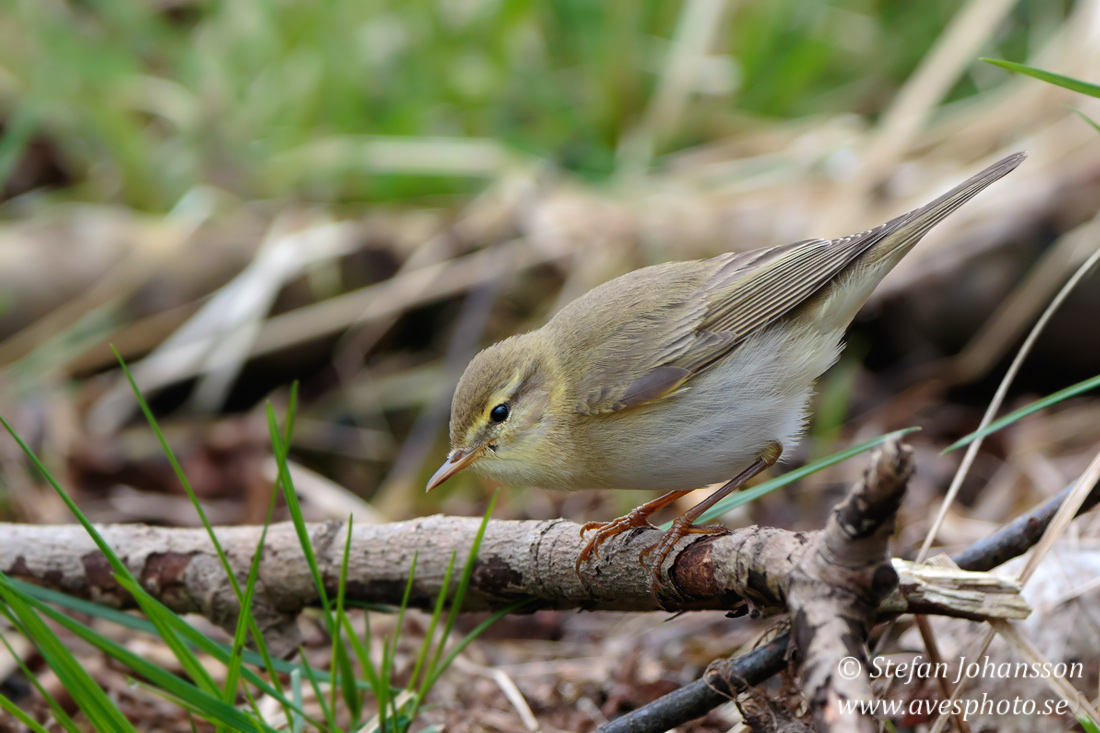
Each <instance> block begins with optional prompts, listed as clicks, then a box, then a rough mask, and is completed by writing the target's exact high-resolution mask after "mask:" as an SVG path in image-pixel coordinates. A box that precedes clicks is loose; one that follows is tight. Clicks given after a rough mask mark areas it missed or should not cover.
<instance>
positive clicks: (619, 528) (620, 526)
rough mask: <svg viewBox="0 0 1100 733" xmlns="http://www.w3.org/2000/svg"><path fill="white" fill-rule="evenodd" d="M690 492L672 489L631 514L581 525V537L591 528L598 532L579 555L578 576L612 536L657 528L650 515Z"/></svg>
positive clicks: (597, 555) (598, 554)
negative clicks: (582, 568)
mask: <svg viewBox="0 0 1100 733" xmlns="http://www.w3.org/2000/svg"><path fill="white" fill-rule="evenodd" d="M690 493H691V491H670V492H668V493H667V494H665V495H664V496H660V497H658V498H656V499H653V500H652V501H647V502H646V503H645V504H642V505H641V506H640V507H638V508H636V509H634V510H633V511H631V512H630V513H629V514H624V515H623V516H621V517H619V518H618V519H613V520H611V521H610V522H589V523H588V524H586V525H584V526H583V527H581V537H584V533H585V532H587V531H588V530H590V529H594V530H596V534H594V535H593V536H592V539H590V540H588V544H586V545H585V546H584V549H583V550H581V554H579V555H577V564H576V570H577V576H578V577H580V574H581V565H584V563H585V562H587V561H588V558H590V557H592V556H593V555H595V556H596V557H597V558H598V557H599V556H600V545H602V544H603V543H605V542H607V541H608V540H609V539H611V538H612V537H615V536H617V535H620V534H622V533H623V532H629V531H630V530H632V529H639V528H641V527H651V528H653V529H657V528H656V527H654V526H653V525H652V524H650V523H649V518H650V516H652V515H653V513H654V512H656V511H660V510H661V509H664V508H665V507H666V506H668V505H669V504H671V503H672V502H674V501H676V500H677V499H679V498H681V497H683V496H686V495H688V494H690Z"/></svg>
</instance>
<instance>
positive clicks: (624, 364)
mask: <svg viewBox="0 0 1100 733" xmlns="http://www.w3.org/2000/svg"><path fill="white" fill-rule="evenodd" d="M1025 157H1026V155H1024V154H1022V153H1017V154H1015V155H1010V156H1008V157H1007V158H1004V159H1003V160H1000V161H998V162H997V163H994V164H993V165H991V166H989V167H988V168H986V169H985V170H983V171H981V172H980V173H978V174H977V175H975V176H973V177H971V178H969V179H968V180H966V181H964V182H963V183H961V184H960V185H958V186H956V187H955V188H953V189H952V190H950V191H948V192H947V193H945V194H943V195H942V196H940V197H939V198H937V199H936V200H934V201H932V202H931V203H928V204H925V205H924V206H921V207H920V208H918V209H914V210H913V211H910V212H909V213H907V214H903V215H902V216H899V217H897V218H895V219H891V220H890V221H888V222H886V223H885V224H882V225H880V226H877V227H875V228H874V229H869V230H867V231H865V232H860V233H859V234H852V235H849V236H847V237H841V238H840V239H833V240H825V239H808V240H805V241H802V242H794V243H793V244H785V245H781V246H779V247H771V248H767V249H759V250H753V251H750V252H743V253H736V254H735V253H730V254H724V255H719V256H718V257H714V258H712V259H709V260H704V261H696V262H681V263H670V264H667V265H658V266H656V267H648V268H645V269H643V270H638V271H635V272H633V273H630V274H628V275H624V276H623V277H621V278H617V279H616V280H612V281H611V282H610V283H605V284H604V285H602V286H600V287H599V288H596V290H594V291H592V292H591V293H589V294H588V295H586V296H584V297H583V298H580V299H579V300H577V301H574V303H573V304H571V305H570V306H569V308H568V310H570V311H572V313H571V316H570V318H567V319H562V320H563V321H567V322H569V323H570V324H571V325H570V327H568V328H563V329H560V330H562V331H565V332H566V333H567V338H566V340H565V341H564V342H563V343H564V344H566V345H567V347H566V348H564V349H561V351H564V352H565V353H566V355H567V358H570V357H571V358H574V359H576V358H578V357H579V356H580V355H581V354H583V355H584V361H585V363H586V364H588V365H590V366H589V367H588V368H586V370H585V373H584V375H582V376H581V378H580V380H579V383H578V385H577V392H576V400H577V410H578V411H579V412H581V413H582V414H602V413H609V412H617V411H620V410H624V409H627V408H631V407H636V406H638V405H643V404H646V403H648V402H653V401H654V400H658V399H661V398H663V397H667V396H668V395H670V394H673V393H675V392H676V391H677V390H678V389H679V388H681V387H682V386H684V385H685V384H686V383H688V381H689V380H690V379H691V377H692V376H693V375H695V374H697V373H699V372H700V371H702V370H704V369H706V368H707V367H708V366H710V365H711V364H714V363H715V362H716V361H718V360H719V359H721V358H722V357H724V356H726V355H727V354H729V353H730V351H732V350H733V349H734V348H736V347H737V345H738V344H740V343H742V342H743V341H744V340H745V339H746V338H748V337H749V336H750V335H752V334H753V333H755V332H756V331H758V330H760V329H762V328H764V327H766V326H768V325H769V324H771V323H773V322H774V321H775V320H776V319H778V318H780V317H782V316H783V315H785V314H787V313H789V312H790V311H791V310H793V309H794V308H797V307H798V306H799V305H800V304H802V303H804V302H805V301H806V300H807V299H808V298H809V297H811V296H812V295H813V294H814V293H816V292H818V291H819V290H821V288H823V287H824V286H825V285H826V284H827V283H829V282H830V281H831V280H832V279H833V278H835V277H836V276H837V275H839V274H840V273H841V272H842V271H843V270H844V269H845V268H847V267H848V266H849V265H851V264H852V263H853V262H855V261H856V260H858V259H860V258H861V257H863V258H864V260H865V261H867V262H868V264H874V265H876V267H875V270H876V273H877V275H878V276H879V277H881V276H882V275H885V273H886V272H887V271H888V270H889V269H890V268H891V267H893V265H894V264H896V263H897V261H898V260H900V258H901V257H902V256H903V255H904V254H905V253H906V252H908V251H909V250H910V249H911V248H912V247H913V246H914V245H915V244H916V243H917V242H918V241H919V240H920V239H921V237H923V236H924V235H925V233H927V232H928V230H929V229H931V228H932V227H933V226H935V225H936V224H937V223H939V222H940V221H942V220H943V219H944V218H946V217H947V216H948V215H949V214H950V213H951V212H953V211H955V210H956V209H957V208H959V207H960V206H962V205H963V204H964V203H966V202H967V201H969V200H970V199H971V198H973V197H974V196H975V195H977V194H978V193H979V192H980V191H982V190H983V189H984V188H985V187H986V186H988V185H989V184H991V183H993V182H994V181H996V180H997V179H999V178H1001V177H1002V176H1004V175H1005V174H1007V173H1008V172H1009V171H1011V170H1013V169H1014V168H1015V167H1016V166H1018V165H1019V164H1020V163H1021V162H1022V161H1023V159H1024V158H1025ZM872 250H873V251H872ZM878 265H882V266H878ZM601 293H602V294H601ZM593 296H596V297H593ZM564 313H565V311H563V314H564ZM555 320H557V319H555ZM597 338H598V340H597Z"/></svg>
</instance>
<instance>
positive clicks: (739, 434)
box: [590, 264, 889, 491]
mask: <svg viewBox="0 0 1100 733" xmlns="http://www.w3.org/2000/svg"><path fill="white" fill-rule="evenodd" d="M876 269H880V270H881V271H882V272H879V273H868V272H867V271H866V268H862V270H863V271H862V272H859V271H849V272H847V273H845V274H843V275H841V276H840V279H839V280H838V281H837V283H836V284H835V285H834V286H833V292H832V293H831V294H830V296H829V297H828V298H827V299H826V300H825V302H824V303H823V304H822V305H821V306H820V308H819V310H818V312H817V317H816V318H814V319H812V320H802V319H799V320H795V321H791V320H789V319H781V320H780V321H779V322H778V323H776V324H774V325H773V326H770V327H768V328H766V329H764V330H763V331H761V332H759V333H757V334H756V335H754V336H752V337H750V338H749V339H747V340H746V341H745V342H744V343H743V344H741V345H740V346H738V347H737V348H736V349H734V351H733V353H731V354H730V355H729V356H728V357H727V358H726V359H724V360H722V361H721V362H719V363H718V364H715V365H714V366H712V367H711V368H710V369H708V370H707V371H706V372H704V373H703V374H701V375H700V376H699V377H697V378H696V379H693V380H691V382H690V385H691V386H690V387H689V388H686V389H683V390H681V391H680V392H678V393H676V394H674V395H672V396H670V397H667V398H665V399H663V400H660V401H658V402H656V403H654V404H652V405H644V406H642V407H639V408H636V410H628V411H626V412H624V413H623V414H622V415H621V416H618V415H609V416H606V417H605V418H604V419H608V418H609V422H612V421H613V422H615V423H617V425H616V427H617V430H615V431H614V436H615V437H612V431H606V430H601V429H599V428H597V427H595V426H593V430H592V431H591V432H590V440H591V443H592V447H593V449H594V450H595V451H597V452H598V453H600V454H602V455H603V456H604V457H605V459H604V460H603V461H601V463H602V464H603V465H607V466H609V467H612V466H613V467H614V474H615V475H610V474H609V475H604V476H593V477H592V478H593V479H594V481H593V486H596V487H610V488H637V489H653V490H663V491H673V490H677V489H691V488H699V487H702V486H705V485H708V484H712V483H717V482H720V481H727V480H729V479H730V478H732V477H733V476H735V475H736V474H737V473H738V472H739V471H741V470H742V469H744V468H746V467H748V466H749V465H750V464H751V463H752V462H753V461H754V460H756V458H757V457H759V456H760V454H761V452H762V451H763V450H764V449H765V448H767V446H768V445H769V444H770V443H779V444H780V445H781V446H782V447H783V450H784V451H790V450H791V449H793V448H794V447H795V446H796V445H797V444H798V441H799V439H800V438H801V436H802V434H803V432H804V431H805V429H806V423H807V418H808V407H809V402H810V398H811V397H812V396H813V388H814V382H815V380H816V379H817V378H818V377H819V376H821V374H822V373H824V372H825V371H826V370H827V369H828V368H829V367H830V366H832V364H833V363H834V362H835V361H836V359H837V357H838V356H839V354H840V350H841V348H842V347H841V339H842V337H843V335H844V331H845V329H846V328H847V326H848V324H849V323H850V322H851V319H852V318H853V317H854V316H855V313H856V312H857V311H858V310H859V308H860V307H861V306H862V305H863V303H864V301H865V300H866V299H867V297H868V296H869V295H870V293H871V291H872V290H873V289H874V287H875V286H876V285H877V284H878V282H879V279H880V277H881V275H883V274H885V271H887V270H889V267H886V266H884V265H881V264H880V265H879V266H878V268H876ZM876 275H877V276H876ZM632 412H650V413H652V418H651V419H648V420H638V419H637V418H638V417H640V416H639V415H636V414H635V415H631V414H630V413H632ZM632 418H634V419H632ZM639 446H647V449H646V450H641V451H640V450H638V447H639Z"/></svg>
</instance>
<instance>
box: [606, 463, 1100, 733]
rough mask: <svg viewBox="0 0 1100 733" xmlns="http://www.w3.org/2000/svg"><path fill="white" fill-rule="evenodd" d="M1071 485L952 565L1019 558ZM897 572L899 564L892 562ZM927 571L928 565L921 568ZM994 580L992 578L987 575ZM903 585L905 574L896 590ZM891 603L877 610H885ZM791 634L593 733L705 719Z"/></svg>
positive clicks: (1099, 491) (980, 566)
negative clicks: (702, 717)
mask: <svg viewBox="0 0 1100 733" xmlns="http://www.w3.org/2000/svg"><path fill="white" fill-rule="evenodd" d="M1072 490H1073V486H1069V487H1067V488H1065V489H1063V490H1062V491H1061V492H1059V493H1058V494H1057V495H1056V496H1053V497H1051V498H1050V499H1048V500H1047V501H1045V502H1043V503H1042V504H1040V505H1039V506H1037V507H1035V508H1034V509H1032V510H1031V511H1029V512H1027V513H1026V514H1023V515H1021V516H1019V517H1017V518H1016V519H1015V520H1013V521H1012V522H1010V523H1009V524H1007V525H1006V526H1004V527H1002V528H1001V529H999V530H997V531H996V532H994V533H993V534H991V535H990V536H988V537H986V538H984V539H982V540H979V541H977V542H975V543H974V544H973V545H971V546H970V547H968V548H967V549H965V550H963V551H962V552H960V553H958V554H956V555H953V556H952V557H951V560H952V561H953V563H954V564H955V565H958V566H959V567H961V568H965V569H967V570H972V571H984V570H991V569H993V568H995V567H997V566H998V565H1001V564H1003V563H1005V562H1008V561H1009V560H1011V559H1013V558H1015V557H1019V556H1020V555H1022V554H1024V553H1025V552H1027V551H1028V550H1029V549H1031V547H1032V545H1034V544H1035V543H1036V542H1038V540H1039V538H1040V537H1042V535H1043V532H1044V531H1045V530H1046V528H1047V525H1049V524H1050V521H1051V519H1053V517H1054V515H1055V513H1057V511H1058V507H1060V506H1061V505H1062V502H1063V501H1065V499H1066V497H1067V496H1069V493H1070V491H1072ZM1098 503H1100V485H1098V486H1097V487H1095V488H1094V489H1093V490H1092V492H1090V493H1089V495H1088V497H1086V498H1085V501H1084V502H1083V503H1082V504H1081V508H1080V509H1079V510H1078V512H1077V514H1078V516H1080V515H1081V514H1084V513H1085V512H1087V511H1089V510H1090V509H1092V508H1093V507H1094V506H1096V505H1097V504H1098ZM894 565H895V568H897V567H898V566H899V561H897V560H895V561H894ZM919 567H921V568H927V567H929V566H919ZM987 577H993V576H987ZM905 583H906V581H905V576H904V573H902V580H901V581H900V585H901V586H904V585H905ZM889 602H890V601H889V599H888V600H887V601H886V603H884V604H883V606H882V607H880V610H885V609H886V607H888V605H889ZM789 641H790V635H789V633H783V634H781V635H780V636H778V637H776V638H775V639H774V640H773V641H771V642H769V643H768V644H766V645H764V646H761V647H759V648H757V649H754V650H753V651H751V652H749V653H747V654H744V655H741V656H739V657H733V658H729V659H718V660H715V661H714V662H711V664H710V665H709V666H708V667H707V671H706V672H705V673H704V675H703V677H702V678H700V679H698V680H695V681H694V682H690V683H688V684H687V685H684V686H683V687H681V688H680V689H678V690H674V691H673V692H670V693H669V694H667V695H664V696H662V697H660V698H658V699H657V700H654V701H653V702H651V703H649V704H647V705H644V706H642V707H640V708H638V709H637V710H633V711H631V712H629V713H626V714H625V715H622V716H620V717H618V718H616V719H615V720H612V721H610V722H609V723H606V724H605V725H603V726H601V727H600V728H599V731H598V732H597V733H662V731H666V730H669V729H670V728H675V727H676V726H678V725H682V724H683V723H686V722H688V721H690V720H694V719H695V718H698V717H701V716H703V715H705V714H706V713H707V712H709V711H710V710H713V709H714V708H716V707H718V706H719V705H721V704H723V703H726V702H729V701H730V700H731V699H732V698H734V697H735V696H736V695H737V694H738V693H740V692H743V691H744V690H746V689H748V688H749V687H751V686H753V685H757V684H759V683H761V682H763V681H764V680H766V679H768V678H769V677H771V676H773V675H775V674H778V673H779V672H781V671H782V670H783V669H784V668H785V667H786V654H787V646H788V643H789Z"/></svg>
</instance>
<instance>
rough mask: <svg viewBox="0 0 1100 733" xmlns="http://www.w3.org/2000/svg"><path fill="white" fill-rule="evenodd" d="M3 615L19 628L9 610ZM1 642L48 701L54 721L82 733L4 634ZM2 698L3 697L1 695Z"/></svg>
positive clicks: (71, 730)
mask: <svg viewBox="0 0 1100 733" xmlns="http://www.w3.org/2000/svg"><path fill="white" fill-rule="evenodd" d="M3 614H4V615H5V616H6V617H7V618H8V620H9V621H11V624H12V626H13V627H18V624H17V622H16V619H15V618H14V617H13V616H12V615H11V613H10V612H9V611H8V609H7V608H4V609H3ZM0 641H3V642H4V647H5V648H7V650H8V653H9V654H11V658H12V659H14V660H15V662H16V664H18V665H19V669H20V670H21V671H22V672H23V676H24V677H26V678H27V679H28V680H29V681H30V683H31V684H32V685H34V689H36V690H38V694H39V695H41V696H42V699H43V700H45V701H46V704H47V705H49V706H50V710H52V711H53V715H54V719H55V720H57V722H58V723H60V724H61V727H62V728H64V729H65V730H66V731H69V733H80V729H79V728H77V727H76V723H74V722H73V719H72V718H70V717H69V714H68V713H66V712H65V709H64V708H62V707H61V705H60V704H59V703H58V702H57V700H56V699H54V696H53V695H51V694H50V693H49V691H48V690H46V688H45V687H43V686H42V683H41V682H39V681H38V676H37V675H36V674H34V673H33V672H31V671H30V669H28V668H27V665H26V663H25V662H24V661H23V658H22V657H20V656H19V655H18V654H16V653H15V650H14V649H12V647H11V644H9V643H8V639H7V637H6V636H4V635H3V634H0ZM0 697H3V696H2V695H0ZM4 699H7V698H4ZM9 702H10V701H9Z"/></svg>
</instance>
